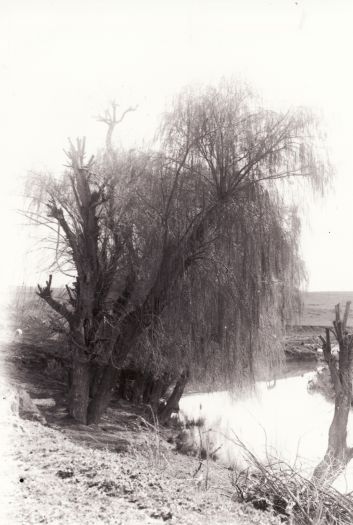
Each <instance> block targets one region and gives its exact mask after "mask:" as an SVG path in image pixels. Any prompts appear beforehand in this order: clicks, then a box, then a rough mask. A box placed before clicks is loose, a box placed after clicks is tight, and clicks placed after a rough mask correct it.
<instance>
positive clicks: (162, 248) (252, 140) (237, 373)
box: [27, 83, 330, 423]
mask: <svg viewBox="0 0 353 525" xmlns="http://www.w3.org/2000/svg"><path fill="white" fill-rule="evenodd" d="M116 110H117V108H116V106H115V105H113V106H112V108H111V109H110V110H109V111H107V112H106V114H105V115H103V116H102V117H101V118H100V120H101V121H103V122H104V123H105V124H107V126H108V133H107V142H106V149H105V150H104V151H103V152H100V153H99V154H98V155H97V157H96V158H93V157H91V158H90V159H88V158H87V157H86V151H85V141H84V140H78V141H77V143H76V144H73V143H70V147H69V150H68V151H67V153H66V155H67V159H68V165H67V170H66V171H65V172H64V173H63V175H62V177H61V178H53V177H49V176H47V175H45V176H37V177H33V176H32V177H31V180H30V185H29V188H30V191H29V193H30V194H31V197H32V198H31V206H30V207H29V210H28V212H27V216H30V217H31V219H33V220H34V221H35V222H37V223H39V224H41V225H43V227H46V228H47V229H49V230H48V231H50V232H51V233H52V237H51V238H49V239H48V238H47V237H46V243H47V244H49V243H52V244H51V245H50V247H52V248H53V251H54V254H55V263H54V270H55V271H60V272H64V273H66V274H68V285H67V286H66V290H65V292H64V293H63V292H62V291H60V292H59V291H58V290H56V289H54V288H53V280H52V277H51V276H50V277H49V278H48V281H47V283H46V284H45V285H41V286H39V287H38V292H37V293H38V295H39V297H40V298H41V299H42V300H43V301H45V303H46V304H47V305H48V306H49V307H50V308H51V310H52V311H53V312H54V313H55V315H56V323H60V326H61V327H63V329H64V332H65V337H66V340H67V345H68V346H67V348H68V355H69V361H70V365H69V366H70V370H71V374H70V413H71V415H72V416H73V417H74V418H76V419H77V420H78V421H81V422H83V423H87V422H95V421H98V420H99V418H100V416H101V414H102V412H103V411H104V409H105V408H106V406H107V404H108V403H109V401H110V398H111V394H112V391H113V389H114V388H115V386H116V384H117V383H118V384H119V392H120V395H122V396H128V397H130V398H133V399H134V400H135V401H139V402H142V401H143V402H145V403H150V404H151V405H152V407H153V409H154V410H156V411H157V410H158V411H159V412H158V413H159V417H160V419H161V420H162V421H163V420H167V419H168V417H169V416H170V414H171V412H172V411H173V410H174V409H176V407H177V405H178V401H179V399H180V396H181V395H182V392H183V389H184V387H185V384H186V383H187V381H188V379H189V378H190V377H191V378H192V379H193V380H194V381H199V382H202V383H204V384H205V383H208V384H210V383H212V384H215V383H217V381H219V380H222V381H224V380H226V379H227V380H229V381H230V382H231V383H232V384H234V383H235V382H236V383H237V384H238V385H240V384H241V383H244V384H246V383H249V381H250V382H251V381H252V380H253V379H254V377H255V375H256V367H257V366H259V364H262V365H265V364H266V366H269V367H273V366H276V364H278V362H279V360H280V356H281V352H280V337H279V336H280V332H281V328H282V327H283V325H284V324H285V322H286V321H287V320H288V318H289V317H290V316H291V314H292V312H293V311H294V310H295V308H296V305H297V290H298V286H299V283H300V279H301V277H302V265H301V261H300V259H299V256H298V233H299V225H300V223H299V219H298V214H297V210H296V208H295V207H294V206H293V203H292V201H291V199H290V198H289V197H288V195H289V188H290V185H289V182H288V181H293V180H295V181H296V182H295V183H296V184H297V185H298V187H299V186H300V185H301V186H302V187H304V184H307V182H306V181H308V182H309V183H310V184H311V185H312V187H313V188H315V189H319V190H322V188H323V187H324V185H325V184H326V182H327V180H328V178H329V176H330V166H329V163H328V162H327V160H326V159H325V154H324V152H323V151H322V144H321V142H320V141H319V136H318V133H317V126H316V122H315V119H314V118H313V116H312V115H310V114H309V113H308V112H305V111H303V110H297V111H295V112H287V113H284V114H283V113H277V112H274V111H270V110H266V109H263V108H261V107H260V106H259V105H258V103H257V101H256V98H255V97H254V96H253V95H252V94H251V92H250V91H249V90H248V89H247V88H244V87H241V88H239V87H238V86H236V85H233V84H231V85H230V84H226V83H223V84H222V85H221V86H220V87H219V88H218V89H214V88H212V89H206V90H204V91H202V92H200V93H197V92H194V91H191V90H187V91H185V92H184V93H182V94H181V95H180V96H179V97H178V98H177V99H176V101H175V104H174V107H173V108H172V110H171V111H170V112H169V113H167V114H165V115H164V119H163V122H162V125H161V129H160V133H159V135H158V139H157V143H156V144H157V145H156V147H155V149H154V150H144V151H136V150H133V151H121V150H117V149H114V147H113V145H112V135H113V131H114V128H115V126H116V124H118V123H119V122H120V121H121V119H122V118H123V117H124V116H125V113H126V112H125V113H124V114H123V115H121V117H119V116H117V113H116ZM53 273H54V271H53ZM70 276H71V277H70ZM70 279H71V282H70ZM161 398H164V399H165V401H166V402H165V403H164V405H162V406H161V405H160V404H159V400H160V399H161Z"/></svg>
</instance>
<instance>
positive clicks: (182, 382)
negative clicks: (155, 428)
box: [158, 372, 189, 425]
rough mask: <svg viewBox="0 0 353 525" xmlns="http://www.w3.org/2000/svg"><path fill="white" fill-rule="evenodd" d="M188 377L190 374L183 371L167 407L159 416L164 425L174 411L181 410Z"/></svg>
mask: <svg viewBox="0 0 353 525" xmlns="http://www.w3.org/2000/svg"><path fill="white" fill-rule="evenodd" d="M188 379H189V374H188V373H187V372H183V373H182V374H181V375H180V377H179V379H178V381H177V382H176V384H175V387H174V389H173V392H172V393H171V395H170V396H169V399H168V401H167V404H166V405H165V407H163V409H162V410H161V412H160V414H159V416H158V419H159V421H160V423H162V425H164V424H165V423H166V422H167V421H168V420H169V419H170V417H171V415H172V413H173V412H178V411H179V401H180V399H181V396H182V395H183V393H184V389H185V386H186V383H187V382H188Z"/></svg>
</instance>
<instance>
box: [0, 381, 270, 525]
mask: <svg viewBox="0 0 353 525" xmlns="http://www.w3.org/2000/svg"><path fill="white" fill-rule="evenodd" d="M4 397H5V398H6V399H4ZM10 404H11V392H10V390H8V389H7V390H6V392H5V391H4V390H3V395H2V414H1V415H2V419H1V421H2V425H1V431H2V432H1V435H2V437H3V440H4V441H3V443H2V445H3V446H4V447H5V451H6V452H5V455H3V463H2V467H3V468H2V471H3V474H2V478H1V481H2V484H1V500H2V501H1V503H2V504H1V514H2V516H1V518H2V519H1V523H4V524H5V523H6V524H9V525H10V524H11V525H12V524H21V525H22V524H23V525H25V524H39V523H47V524H52V525H54V524H70V525H76V524H77V525H78V524H81V523H82V522H84V523H85V525H96V524H97V525H98V524H120V525H123V524H124V525H128V524H135V523H136V524H157V523H171V524H175V523H180V524H195V525H196V524H197V525H198V524H210V525H211V524H212V525H213V524H224V525H227V524H229V525H231V524H239V525H240V524H242V525H245V524H252V523H254V524H255V523H257V524H262V523H270V520H267V518H266V516H265V515H264V514H263V513H258V512H256V511H254V509H253V508H252V507H250V506H244V505H239V504H235V503H234V502H233V501H232V500H231V498H230V496H231V494H232V492H233V489H232V486H231V483H230V477H229V472H228V471H226V470H225V469H222V468H220V467H218V466H217V465H215V464H210V465H209V474H208V480H207V487H206V465H205V464H204V465H203V466H202V468H201V470H200V471H199V472H198V474H197V475H196V476H194V474H195V472H196V470H197V467H198V466H199V462H198V461H197V460H196V459H195V458H190V457H187V456H182V455H180V454H178V453H176V452H174V451H173V450H172V446H171V445H168V444H167V443H163V444H162V443H159V444H158V446H157V442H156V439H155V437H154V438H153V436H151V435H150V434H146V436H145V438H146V439H145V446H141V445H140V446H139V447H138V449H136V448H135V446H134V445H133V446H131V448H130V450H129V451H128V452H124V453H118V452H115V453H114V452H112V451H110V450H99V449H95V448H92V447H89V446H87V445H85V444H82V445H81V444H79V443H77V442H75V441H73V440H72V439H71V437H68V436H67V435H66V434H65V432H62V431H59V430H56V429H53V428H49V427H46V426H43V425H42V424H41V423H38V422H31V421H24V420H20V419H19V418H17V417H15V416H14V415H12V414H11V408H10V406H9V405H10ZM4 422H5V423H6V425H4ZM4 430H5V431H4ZM3 431H4V432H3ZM151 440H152V441H151ZM3 450H4V449H3ZM200 473H201V475H200ZM272 523H276V521H275V520H273V521H272Z"/></svg>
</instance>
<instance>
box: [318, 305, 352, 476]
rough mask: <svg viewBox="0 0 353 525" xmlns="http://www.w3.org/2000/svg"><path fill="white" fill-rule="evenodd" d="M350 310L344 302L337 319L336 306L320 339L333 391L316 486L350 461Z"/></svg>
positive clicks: (337, 308) (338, 471) (335, 474)
mask: <svg viewBox="0 0 353 525" xmlns="http://www.w3.org/2000/svg"><path fill="white" fill-rule="evenodd" d="M350 306H351V303H350V302H347V303H346V308H345V312H344V315H343V319H341V314H340V305H339V304H337V305H336V307H335V311H336V319H335V321H334V322H333V326H334V328H333V329H329V328H326V337H325V339H324V338H323V337H321V340H322V348H323V353H324V357H325V360H326V362H327V364H328V367H329V370H330V375H331V380H332V383H333V386H334V390H335V411H334V416H333V420H332V423H331V426H330V430H329V436H328V446H327V450H326V453H325V456H324V458H323V460H322V461H321V462H320V463H319V464H318V465H317V467H316V468H315V470H314V474H313V480H314V481H315V482H316V483H324V484H331V483H332V482H333V481H334V480H335V479H336V478H337V476H338V475H339V474H340V473H341V472H342V470H343V469H344V468H345V467H346V465H347V464H348V463H349V461H350V460H351V459H352V458H353V447H348V446H347V424H348V417H349V412H350V409H351V403H352V378H353V375H352V374H353V335H352V334H349V333H348V332H347V321H348V315H349V310H350ZM330 331H331V332H332V333H333V334H334V337H335V338H336V341H337V343H338V346H339V359H338V363H337V360H336V358H335V356H334V355H333V354H332V348H331V339H330Z"/></svg>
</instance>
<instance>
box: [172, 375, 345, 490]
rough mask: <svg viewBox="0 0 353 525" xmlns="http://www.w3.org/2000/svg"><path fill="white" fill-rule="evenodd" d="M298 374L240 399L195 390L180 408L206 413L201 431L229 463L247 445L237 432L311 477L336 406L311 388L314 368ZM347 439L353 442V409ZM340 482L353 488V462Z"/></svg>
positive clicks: (238, 460) (257, 449) (193, 414)
mask: <svg viewBox="0 0 353 525" xmlns="http://www.w3.org/2000/svg"><path fill="white" fill-rule="evenodd" d="M294 374H295V375H292V376H290V377H283V378H282V379H277V381H276V384H275V386H274V387H273V388H268V386H269V384H268V383H266V382H264V381H260V382H258V383H256V385H255V391H254V392H253V393H252V394H248V395H246V396H245V397H240V398H239V396H237V395H236V394H232V393H229V392H215V393H210V394H189V395H186V396H184V397H183V398H182V399H181V402H180V409H181V412H182V414H185V415H186V416H187V417H189V418H194V419H195V418H198V417H202V418H204V420H205V425H204V427H203V429H202V431H201V432H203V433H204V432H207V431H208V430H210V434H209V435H210V440H211V441H212V447H211V448H217V447H219V446H221V448H220V450H219V452H218V453H217V454H218V457H219V460H220V461H222V462H223V463H225V464H227V465H241V464H242V462H243V460H242V453H241V450H240V449H239V447H238V446H237V445H235V444H234V442H232V439H233V440H234V437H235V436H237V437H238V438H239V439H240V440H241V441H242V442H243V443H244V444H245V445H246V446H247V447H248V448H249V449H250V450H251V451H252V452H253V453H255V455H256V456H257V457H258V458H260V459H262V460H265V459H266V454H267V455H269V456H272V457H277V458H280V459H282V460H284V461H286V462H287V463H289V464H291V465H295V467H296V469H297V470H300V471H301V472H302V473H303V474H305V475H307V476H310V474H311V472H312V469H313V468H314V467H315V465H316V464H317V463H318V462H319V461H320V460H321V459H322V458H323V456H324V453H325V450H326V446H327V439H328V429H329V426H330V423H331V420H332V417H333V410H334V405H333V403H329V402H328V401H326V400H325V399H324V397H323V396H322V395H321V394H318V393H309V392H308V389H307V385H308V381H309V380H310V378H311V377H313V374H314V370H312V371H309V372H308V371H307V368H306V369H305V368H303V369H302V370H298V371H297V372H294ZM195 435H198V429H195ZM347 441H348V444H349V445H353V414H351V416H350V424H349V428H348V439H347ZM334 486H335V487H336V488H337V489H338V490H340V491H341V492H349V491H351V490H353V461H351V464H350V465H349V466H348V468H347V469H346V471H345V473H344V474H342V475H341V476H340V477H339V478H338V479H337V480H336V482H335V485H334Z"/></svg>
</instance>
